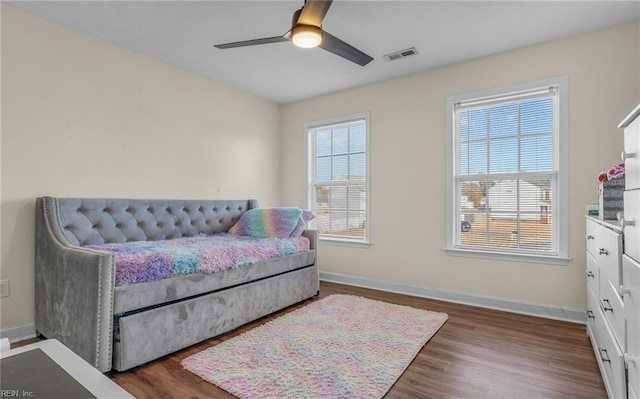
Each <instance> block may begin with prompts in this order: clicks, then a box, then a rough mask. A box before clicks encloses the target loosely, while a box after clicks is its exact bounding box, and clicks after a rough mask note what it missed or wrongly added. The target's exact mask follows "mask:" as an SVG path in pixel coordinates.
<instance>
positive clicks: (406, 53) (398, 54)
mask: <svg viewBox="0 0 640 399" xmlns="http://www.w3.org/2000/svg"><path fill="white" fill-rule="evenodd" d="M416 54H418V50H416V48H415V47H411V48H408V49H406V50H400V51H395V52H393V53H389V54H386V55H385V56H384V59H385V60H387V61H395V60H399V59H400V58H406V57H410V56H412V55H416Z"/></svg>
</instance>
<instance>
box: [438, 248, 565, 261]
mask: <svg viewBox="0 0 640 399" xmlns="http://www.w3.org/2000/svg"><path fill="white" fill-rule="evenodd" d="M444 251H445V252H446V253H447V255H452V256H463V257H468V258H481V259H482V258H484V259H498V260H509V261H513V262H526V263H542V264H547V265H567V264H568V263H569V261H570V260H571V258H567V257H563V256H550V255H549V256H546V255H534V254H514V253H504V252H494V251H480V250H473V249H461V248H445V249H444Z"/></svg>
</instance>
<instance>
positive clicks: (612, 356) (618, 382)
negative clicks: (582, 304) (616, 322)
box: [587, 288, 627, 399]
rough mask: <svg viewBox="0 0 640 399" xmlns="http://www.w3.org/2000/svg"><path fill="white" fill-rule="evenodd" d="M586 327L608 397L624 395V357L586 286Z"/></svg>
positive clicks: (593, 296)
mask: <svg viewBox="0 0 640 399" xmlns="http://www.w3.org/2000/svg"><path fill="white" fill-rule="evenodd" d="M587 329H588V332H589V336H590V338H591V343H592V345H593V350H594V352H595V356H596V360H597V361H598V366H599V367H600V371H601V373H602V379H603V380H604V384H605V386H606V388H607V393H608V394H609V397H610V398H616V399H617V398H621V399H624V398H625V397H626V385H627V383H626V379H625V372H624V371H625V370H624V357H623V355H622V352H621V351H620V348H619V347H618V344H617V343H616V342H615V338H614V337H613V335H612V333H611V330H610V329H609V327H607V323H606V321H605V316H604V315H603V313H602V309H600V306H599V304H598V301H597V299H596V298H595V295H594V294H593V292H592V291H591V290H590V289H588V288H587Z"/></svg>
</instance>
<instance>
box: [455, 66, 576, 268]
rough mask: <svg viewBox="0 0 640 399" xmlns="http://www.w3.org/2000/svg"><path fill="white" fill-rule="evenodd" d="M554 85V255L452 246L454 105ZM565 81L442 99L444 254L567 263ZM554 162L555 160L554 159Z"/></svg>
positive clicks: (545, 81)
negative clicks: (556, 105)
mask: <svg viewBox="0 0 640 399" xmlns="http://www.w3.org/2000/svg"><path fill="white" fill-rule="evenodd" d="M550 86H556V87H557V96H558V118H557V121H556V122H555V123H557V124H558V125H557V126H556V127H557V132H558V133H557V135H555V137H554V138H553V144H554V146H555V147H556V148H557V165H558V174H557V201H558V202H557V207H558V211H557V215H558V217H557V221H556V224H557V227H556V226H554V228H557V240H558V242H557V245H558V254H557V255H543V254H531V253H519V252H512V251H498V250H495V249H486V250H483V249H480V248H478V249H469V248H464V249H463V248H458V247H456V243H455V237H456V231H455V230H454V229H455V227H456V221H457V215H456V206H455V204H456V201H457V200H456V198H455V178H454V177H455V176H454V173H455V162H456V157H455V156H454V152H455V151H456V136H455V134H456V132H455V126H456V121H455V104H456V103H459V102H465V101H472V100H483V99H488V98H489V99H490V98H492V97H504V96H507V97H509V96H510V95H513V94H514V93H522V92H530V91H533V90H536V89H542V88H545V87H550ZM568 104H569V79H568V77H567V76H566V75H564V76H558V77H553V78H548V79H542V80H536V81H531V82H526V83H519V84H512V85H507V86H502V87H497V88H492V89H487V90H481V91H477V92H473V93H466V94H458V95H452V96H448V97H447V98H446V112H447V113H446V119H447V167H446V170H447V179H446V181H447V194H446V195H447V198H446V199H447V204H446V215H447V216H446V238H445V252H446V253H447V254H450V255H459V256H469V257H478V258H491V259H502V260H511V261H522V262H533V263H545V264H562V265H565V264H567V262H568V260H569V259H570V258H569V206H568V200H569V191H568V183H569V179H568V175H569V148H568V135H569V106H568ZM554 162H556V160H554Z"/></svg>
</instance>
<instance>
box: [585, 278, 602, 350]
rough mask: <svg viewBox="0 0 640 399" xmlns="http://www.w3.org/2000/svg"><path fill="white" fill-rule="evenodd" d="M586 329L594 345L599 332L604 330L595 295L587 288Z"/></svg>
mask: <svg viewBox="0 0 640 399" xmlns="http://www.w3.org/2000/svg"><path fill="white" fill-rule="evenodd" d="M587 327H588V329H587V331H588V332H589V335H590V336H591V341H592V342H593V343H594V345H596V343H597V342H598V340H597V336H598V335H601V334H602V333H601V332H599V330H601V329H603V328H604V315H602V311H601V310H600V305H599V303H598V299H597V297H596V295H595V293H594V292H593V291H591V288H589V287H587Z"/></svg>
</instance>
